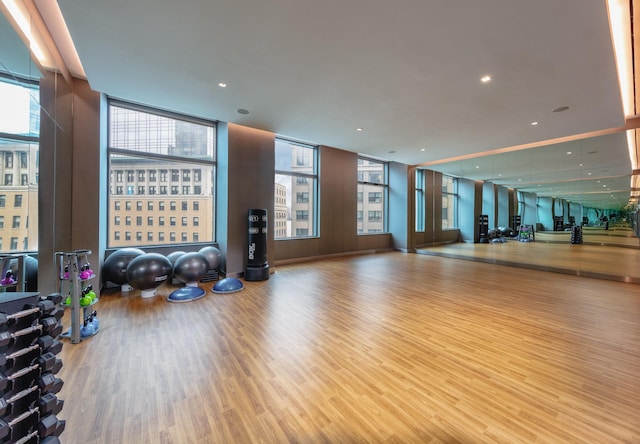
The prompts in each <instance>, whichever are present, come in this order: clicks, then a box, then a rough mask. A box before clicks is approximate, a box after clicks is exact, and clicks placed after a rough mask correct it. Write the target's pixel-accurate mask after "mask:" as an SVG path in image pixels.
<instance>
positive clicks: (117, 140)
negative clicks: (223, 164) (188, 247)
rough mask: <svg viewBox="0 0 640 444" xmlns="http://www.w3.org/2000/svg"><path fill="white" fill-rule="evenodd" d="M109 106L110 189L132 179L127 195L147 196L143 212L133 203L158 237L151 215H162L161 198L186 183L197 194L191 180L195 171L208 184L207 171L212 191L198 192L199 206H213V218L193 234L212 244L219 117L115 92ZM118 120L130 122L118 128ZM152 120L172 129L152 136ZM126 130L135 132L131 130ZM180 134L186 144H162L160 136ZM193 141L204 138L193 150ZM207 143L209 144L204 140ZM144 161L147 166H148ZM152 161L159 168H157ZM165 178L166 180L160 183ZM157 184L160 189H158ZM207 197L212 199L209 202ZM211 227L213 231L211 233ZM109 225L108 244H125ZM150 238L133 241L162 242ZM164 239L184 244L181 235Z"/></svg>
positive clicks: (158, 237) (176, 135)
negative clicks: (130, 98)
mask: <svg viewBox="0 0 640 444" xmlns="http://www.w3.org/2000/svg"><path fill="white" fill-rule="evenodd" d="M107 106H108V110H109V111H108V114H107V116H108V117H107V128H108V130H107V132H108V143H107V145H108V146H107V159H108V169H109V177H111V178H112V179H113V180H111V179H110V184H109V191H111V190H110V187H112V186H115V183H116V179H120V180H123V179H126V181H127V182H128V183H129V185H128V186H127V187H125V190H124V192H125V193H126V194H128V195H133V193H134V192H135V194H136V196H139V197H141V198H143V199H145V200H147V199H148V200H147V202H148V204H146V205H145V206H144V207H143V208H146V209H147V211H146V212H144V211H142V210H141V209H140V208H136V207H134V208H136V210H135V212H138V214H141V215H143V216H149V217H144V219H143V221H147V225H148V226H147V227H146V228H147V229H148V230H149V231H150V232H153V233H157V234H158V235H157V236H156V234H153V239H157V240H160V239H162V237H160V235H159V233H160V230H161V229H162V227H161V224H160V222H159V223H158V224H157V225H155V224H154V225H155V227H154V226H153V225H150V224H148V221H149V220H150V219H149V218H150V217H151V216H156V215H159V212H161V211H163V209H162V208H163V206H164V204H163V203H162V202H161V201H160V199H161V198H166V197H167V196H168V195H169V192H170V193H171V195H174V196H172V197H176V198H179V197H180V196H179V192H180V190H183V191H184V190H185V189H187V188H185V187H189V188H188V191H189V196H185V197H187V198H193V197H192V196H193V195H192V194H191V188H190V184H191V181H193V180H195V175H196V174H197V175H198V179H199V180H198V181H199V182H202V183H203V185H207V184H208V176H207V177H205V176H204V174H207V175H210V177H211V189H210V190H208V191H209V192H204V193H200V194H199V195H198V196H197V197H196V199H200V201H201V202H200V203H201V204H202V205H200V207H203V208H207V209H208V208H209V205H210V206H211V208H212V210H213V211H214V213H213V217H211V218H210V219H208V220H207V221H206V222H207V223H201V224H199V229H198V232H199V235H198V236H195V237H194V238H196V239H203V240H201V241H200V243H207V244H209V243H211V242H216V238H215V233H216V220H215V208H216V183H215V178H216V175H217V171H216V168H217V159H216V156H217V146H216V138H217V136H216V134H217V122H216V121H212V120H206V119H201V118H197V117H193V116H188V115H184V114H179V113H175V112H171V111H167V110H163V109H158V108H152V107H148V106H144V105H140V104H135V103H131V102H126V101H123V100H120V99H117V98H112V97H108V98H107ZM119 108H121V109H123V110H124V111H122V110H120V109H119ZM127 112H131V114H127ZM112 113H120V114H112ZM136 113H143V114H136ZM130 116H131V117H130ZM138 116H140V118H141V123H137V121H136V120H135V119H136V117H138ZM112 120H113V122H112ZM174 121H175V123H174ZM114 122H115V124H118V125H120V124H121V125H127V126H119V127H114V126H113V125H114ZM154 125H158V127H159V128H160V130H161V131H165V130H166V128H168V130H166V131H168V132H166V133H162V135H161V136H158V138H157V139H156V138H155V137H156V136H154V135H153V134H154V133H153V131H155V126H154ZM174 125H175V126H174ZM200 128H202V130H200ZM204 128H207V129H204ZM128 131H131V133H128ZM181 131H182V132H181ZM200 131H202V133H200ZM180 135H183V137H184V139H182V140H185V142H184V143H183V145H180V144H179V143H177V144H176V146H173V145H170V147H169V149H166V148H163V146H164V147H166V145H162V141H163V140H165V138H167V137H168V138H169V139H170V140H171V138H172V137H175V138H176V140H177V141H178V142H179V140H180V139H177V137H179V136H180ZM112 137H113V139H112ZM160 137H161V138H160ZM200 137H203V139H200ZM204 137H206V139H204ZM129 138H131V140H129ZM193 140H195V141H196V142H198V141H200V140H203V143H202V144H200V143H198V144H194V145H193V148H194V149H191V146H190V145H188V143H189V141H193ZM204 143H206V145H205V144H204ZM114 159H116V160H118V161H119V162H120V164H119V165H117V166H118V167H120V168H121V169H122V170H124V171H125V172H124V173H122V172H121V171H120V170H119V169H117V168H114V166H113V165H114V164H113V160H114ZM145 162H146V163H147V165H145ZM151 163H154V164H151ZM154 166H156V167H155V168H154ZM113 171H115V175H113V173H112V172H113ZM196 171H197V173H196ZM123 176H124V177H123ZM205 178H206V179H207V180H206V182H205V181H203V179H205ZM125 183H126V182H125ZM161 183H162V185H160V184H161ZM183 183H184V185H183ZM129 186H134V187H135V188H129ZM207 186H208V185H207ZM158 187H159V191H160V192H159V193H157V189H158ZM132 190H133V191H132ZM108 198H109V200H112V199H114V198H115V193H112V192H109V193H108ZM209 199H210V200H211V202H208V201H209ZM151 202H158V204H157V206H156V205H155V204H152V203H151ZM148 205H151V206H148ZM108 208H109V211H113V209H112V207H111V206H108ZM154 209H155V211H154ZM172 210H173V211H175V209H174V208H172ZM132 212H133V211H132ZM150 213H153V214H150ZM108 220H109V221H111V219H110V218H108ZM143 225H144V224H143ZM209 229H210V230H211V232H210V233H209ZM106 230H107V239H108V245H107V248H109V249H111V248H121V247H122V246H123V245H122V240H120V241H119V242H116V241H115V240H114V239H113V238H112V233H113V231H114V228H113V227H112V226H111V224H107V227H106ZM190 237H191V236H190ZM135 238H136V239H139V238H138V237H137V236H135ZM149 239H150V236H149V235H148V234H147V235H145V236H144V237H143V239H142V241H141V242H140V243H139V244H136V245H132V246H136V247H145V246H150V245H156V244H157V243H158V242H156V243H155V244H154V243H149V242H148V240H149ZM133 242H134V243H136V240H135V239H134V241H133ZM161 243H166V244H172V245H180V244H182V243H183V242H181V241H180V238H179V237H178V239H175V238H174V239H172V240H169V239H167V240H166V241H165V242H161ZM189 243H191V242H189Z"/></svg>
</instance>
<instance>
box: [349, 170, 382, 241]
mask: <svg viewBox="0 0 640 444" xmlns="http://www.w3.org/2000/svg"><path fill="white" fill-rule="evenodd" d="M357 192H358V195H357V214H356V218H357V224H358V234H370V233H383V232H386V231H387V206H388V205H387V202H388V199H389V174H388V165H387V163H386V162H382V161H379V160H374V159H369V158H366V157H358V191H357Z"/></svg>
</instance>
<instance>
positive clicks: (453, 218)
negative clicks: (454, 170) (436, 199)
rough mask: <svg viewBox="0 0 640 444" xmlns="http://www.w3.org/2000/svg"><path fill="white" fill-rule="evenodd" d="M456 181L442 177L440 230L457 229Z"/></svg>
mask: <svg viewBox="0 0 640 444" xmlns="http://www.w3.org/2000/svg"><path fill="white" fill-rule="evenodd" d="M457 215H458V179H456V178H455V177H451V176H446V175H443V176H442V229H443V230H449V229H453V228H458V217H457Z"/></svg>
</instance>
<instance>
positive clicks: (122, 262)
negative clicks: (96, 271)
mask: <svg viewBox="0 0 640 444" xmlns="http://www.w3.org/2000/svg"><path fill="white" fill-rule="evenodd" d="M143 254H144V251H143V250H141V249H139V248H131V247H128V248H120V249H119V250H116V251H114V252H113V253H111V254H110V255H109V256H108V257H107V258H106V259H105V261H104V263H103V264H102V280H103V281H109V282H112V283H114V284H116V285H124V284H126V283H127V266H128V265H129V262H131V261H132V260H133V259H135V258H136V257H138V256H141V255H143Z"/></svg>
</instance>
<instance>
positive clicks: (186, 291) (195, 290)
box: [167, 287, 207, 302]
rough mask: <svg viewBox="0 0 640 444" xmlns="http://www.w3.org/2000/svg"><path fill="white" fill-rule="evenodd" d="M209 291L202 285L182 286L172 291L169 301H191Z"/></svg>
mask: <svg viewBox="0 0 640 444" xmlns="http://www.w3.org/2000/svg"><path fill="white" fill-rule="evenodd" d="M206 294H207V292H206V291H204V290H203V289H202V288H200V287H182V288H178V289H177V290H175V291H174V292H172V293H171V294H170V295H169V296H168V297H167V301H168V302H191V301H195V300H196V299H200V298H201V297H203V296H204V295H206Z"/></svg>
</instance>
